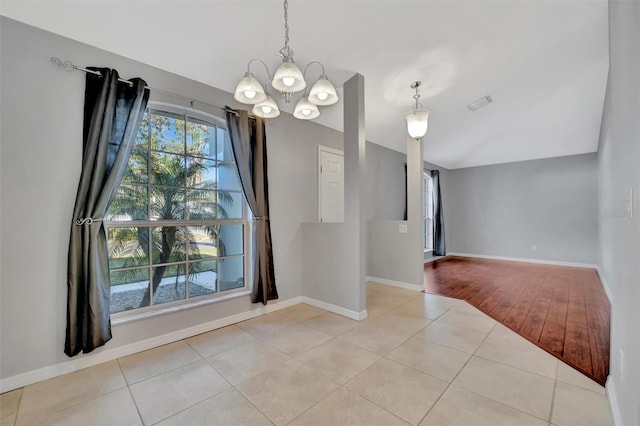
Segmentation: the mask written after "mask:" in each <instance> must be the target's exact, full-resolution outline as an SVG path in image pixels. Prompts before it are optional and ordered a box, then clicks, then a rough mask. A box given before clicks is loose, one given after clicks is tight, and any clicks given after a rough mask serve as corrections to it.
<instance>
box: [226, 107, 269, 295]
mask: <svg viewBox="0 0 640 426" xmlns="http://www.w3.org/2000/svg"><path fill="white" fill-rule="evenodd" d="M226 117H227V130H228V131H229V138H230V139H231V147H232V149H233V155H234V156H235V159H236V164H237V166H238V174H239V175H240V182H241V183H242V189H243V190H244V195H245V197H246V199H247V202H248V203H249V207H250V208H251V211H252V212H253V216H254V217H253V219H254V225H255V226H254V235H253V244H254V274H253V292H252V295H251V301H252V302H253V303H262V304H264V305H266V304H267V301H268V300H274V299H277V298H278V290H277V289H276V278H275V272H274V267H273V249H272V244H271V224H270V222H269V187H268V181H267V138H266V135H265V127H264V120H263V119H262V118H260V117H253V116H251V117H250V116H249V114H248V113H247V111H243V110H237V111H236V110H233V109H231V108H229V107H227V108H226Z"/></svg>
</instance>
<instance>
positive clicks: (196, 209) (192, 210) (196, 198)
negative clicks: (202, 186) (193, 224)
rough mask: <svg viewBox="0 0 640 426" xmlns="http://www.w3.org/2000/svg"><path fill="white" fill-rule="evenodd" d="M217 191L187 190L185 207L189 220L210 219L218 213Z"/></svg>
mask: <svg viewBox="0 0 640 426" xmlns="http://www.w3.org/2000/svg"><path fill="white" fill-rule="evenodd" d="M219 207H220V206H219V205H218V193H217V191H188V192H187V208H188V209H189V219H190V220H212V219H215V218H216V217H217V215H218V210H219Z"/></svg>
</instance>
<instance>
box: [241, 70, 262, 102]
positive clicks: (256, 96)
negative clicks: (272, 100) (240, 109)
mask: <svg viewBox="0 0 640 426" xmlns="http://www.w3.org/2000/svg"><path fill="white" fill-rule="evenodd" d="M233 98H234V99H235V100H236V101H238V102H242V103H243V104H257V103H258V102H262V101H264V100H265V99H267V94H266V92H265V91H264V88H263V87H262V84H260V82H259V81H258V80H257V79H256V78H255V76H254V75H253V74H252V73H250V72H249V71H247V72H246V73H245V74H244V77H243V78H242V80H240V82H239V83H238V85H237V86H236V91H235V93H234V94H233Z"/></svg>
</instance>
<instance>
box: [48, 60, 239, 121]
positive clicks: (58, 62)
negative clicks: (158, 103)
mask: <svg viewBox="0 0 640 426" xmlns="http://www.w3.org/2000/svg"><path fill="white" fill-rule="evenodd" d="M51 62H52V63H54V64H55V65H57V66H59V67H61V68H64V69H65V70H66V71H82V72H86V73H88V74H94V75H99V76H100V77H102V73H101V72H100V71H94V70H90V69H87V68H83V67H80V66H78V65H76V64H74V63H73V62H71V61H69V60H66V61H63V60H62V59H60V58H58V57H56V56H52V57H51ZM118 81H120V82H122V83H126V84H128V85H129V86H133V83H132V82H130V81H129V80H124V79H122V78H118ZM144 87H145V89H149V90H151V91H153V92H157V93H162V94H163V95H168V96H173V97H176V98H181V99H186V100H188V101H189V102H190V103H191V106H192V107H193V104H194V102H197V103H199V104H202V105H207V106H210V107H213V108H217V109H220V110H222V111H226V110H227V109H226V108H225V107H221V106H219V105H213V104H210V103H208V102H202V101H198V100H195V99H192V98H189V97H187V96H183V95H179V94H177V93H172V92H167V91H166V90H161V89H156V88H155V87H150V86H144ZM232 112H233V113H234V114H235V115H238V113H237V112H235V111H232Z"/></svg>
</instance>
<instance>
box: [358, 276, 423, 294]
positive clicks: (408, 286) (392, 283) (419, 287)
mask: <svg viewBox="0 0 640 426" xmlns="http://www.w3.org/2000/svg"><path fill="white" fill-rule="evenodd" d="M367 281H372V282H374V283H378V284H384V285H390V286H393V287H399V288H404V289H406V290H415V291H423V290H424V285H418V284H409V283H404V282H402V281H393V280H388V279H386V278H379V277H367Z"/></svg>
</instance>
